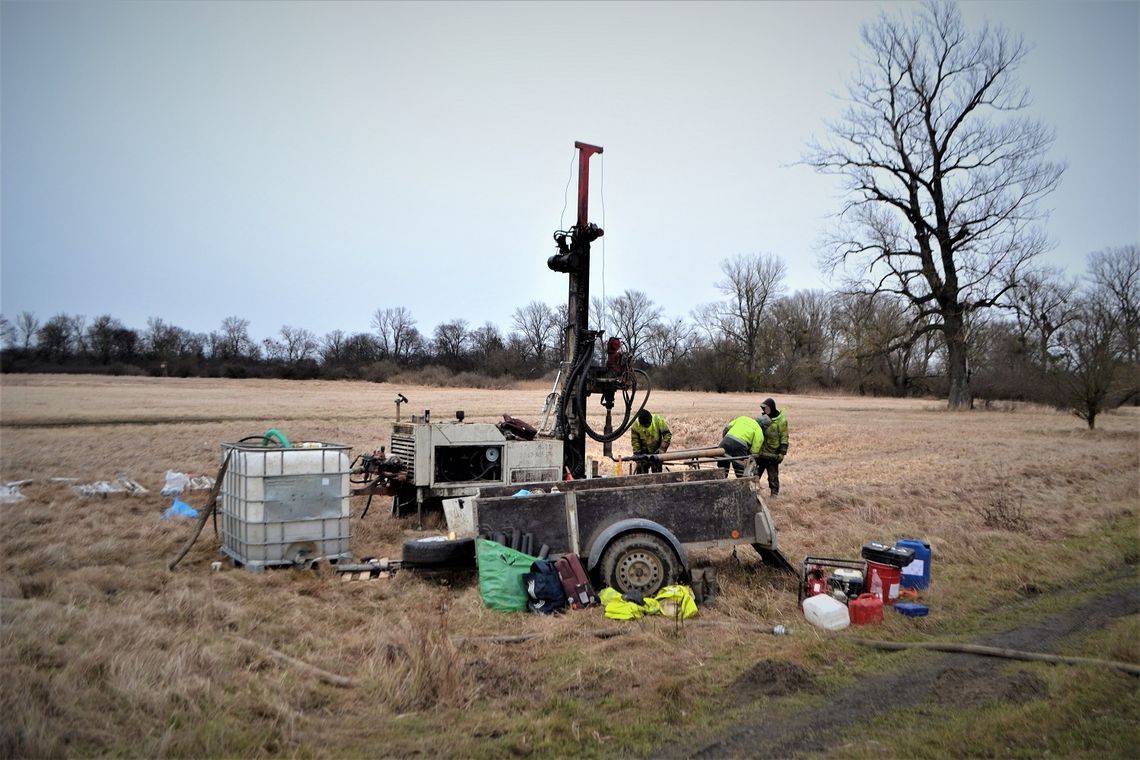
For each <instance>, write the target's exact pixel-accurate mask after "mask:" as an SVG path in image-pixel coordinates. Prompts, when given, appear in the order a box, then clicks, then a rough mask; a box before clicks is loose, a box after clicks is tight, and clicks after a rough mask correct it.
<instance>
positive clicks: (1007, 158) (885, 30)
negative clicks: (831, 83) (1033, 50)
mask: <svg viewBox="0 0 1140 760" xmlns="http://www.w3.org/2000/svg"><path fill="white" fill-rule="evenodd" d="M862 38H863V42H864V49H865V55H864V57H863V58H862V59H861V61H860V66H859V70H858V73H857V74H856V76H855V77H854V78H853V80H852V81H851V83H850V84H849V85H848V95H849V106H848V108H847V111H846V112H845V114H844V116H843V117H842V118H841V120H840V121H838V122H837V123H834V124H829V125H828V128H829V132H830V133H831V138H832V140H831V142H830V143H829V144H820V143H812V144H811V145H810V146H809V148H808V152H807V153H806V155H805V157H804V162H805V163H806V164H808V165H810V166H813V167H815V168H816V169H817V170H818V171H820V172H824V173H832V174H837V175H839V176H841V177H844V178H845V180H846V189H847V191H848V192H849V194H850V200H849V201H848V202H847V203H846V204H845V205H844V207H843V209H842V211H841V213H840V225H841V226H840V228H839V229H838V230H837V231H836V234H835V236H834V237H833V238H832V240H830V241H829V245H828V253H827V254H825V257H824V265H825V267H827V268H828V269H830V270H831V271H835V270H836V269H837V268H840V267H845V266H846V267H851V268H853V269H854V271H855V272H857V273H858V275H857V276H858V277H859V278H862V279H864V281H865V282H866V283H867V285H868V286H869V287H870V288H871V289H873V290H876V291H880V292H890V293H897V294H900V295H902V296H904V297H905V298H907V299H908V300H910V301H911V302H912V303H914V304H915V305H916V306H918V307H919V311H918V313H917V321H916V323H915V332H921V331H925V330H938V331H941V332H942V333H943V335H944V338H945V344H946V346H947V362H946V372H947V378H948V381H949V390H948V404H949V407H950V408H951V409H963V408H967V407H969V406H970V405H971V402H972V394H971V391H970V384H969V375H968V366H967V345H966V343H967V330H966V318H967V316H968V315H969V314H970V312H973V311H976V310H980V309H986V308H989V307H991V306H993V305H994V304H996V303H997V301H998V299H999V298H1000V297H1001V296H1002V294H1003V293H1004V292H1005V291H1006V290H1007V289H1008V288H1009V287H1010V283H1011V282H1016V278H1017V273H1018V272H1019V270H1020V269H1021V267H1022V266H1023V265H1024V264H1025V263H1026V262H1027V261H1028V260H1029V259H1031V258H1032V257H1033V256H1035V255H1037V254H1038V253H1040V252H1041V251H1042V250H1044V248H1045V245H1046V242H1045V239H1044V237H1043V235H1042V234H1041V233H1040V231H1039V228H1038V226H1037V224H1036V223H1037V222H1038V221H1039V220H1040V219H1041V217H1042V213H1041V212H1040V211H1039V210H1038V205H1037V204H1038V201H1039V200H1040V199H1041V198H1042V197H1044V196H1045V195H1047V194H1048V193H1050V192H1051V191H1052V190H1053V189H1055V188H1056V186H1057V183H1058V182H1059V181H1060V177H1061V174H1062V172H1063V167H1062V166H1060V165H1058V164H1054V163H1050V162H1048V161H1046V159H1045V155H1046V152H1047V151H1048V149H1049V148H1050V146H1051V145H1052V143H1053V133H1052V131H1051V130H1049V129H1046V128H1045V127H1044V126H1042V125H1041V124H1040V123H1039V122H1036V121H1033V120H1031V119H1029V118H1026V117H1024V116H1021V115H1020V114H1019V112H1021V111H1024V110H1025V109H1026V108H1027V107H1028V106H1029V95H1028V92H1027V90H1026V89H1025V88H1024V87H1022V86H1021V85H1019V84H1018V83H1017V81H1016V79H1015V76H1014V75H1015V73H1016V71H1017V68H1018V66H1019V65H1020V64H1021V63H1022V61H1023V59H1024V57H1025V55H1026V52H1027V51H1026V48H1025V46H1024V44H1023V43H1022V41H1021V40H1020V38H1017V37H1014V36H1013V35H1011V34H1010V33H1009V32H1007V31H1006V30H1004V29H1002V28H1000V27H990V26H986V27H984V28H983V29H982V30H981V31H980V32H978V33H977V34H970V33H968V32H967V31H966V29H964V27H963V24H962V19H961V15H960V12H959V10H958V7H957V5H956V4H954V3H952V2H949V1H948V0H928V2H926V3H924V5H923V8H922V10H921V11H920V12H919V13H918V14H917V15H916V16H915V18H914V19H913V20H912V22H911V23H909V24H908V23H906V22H905V21H904V20H902V19H901V18H898V17H895V18H892V17H889V16H887V15H886V14H883V15H881V16H880V17H879V19H878V21H876V22H875V23H874V24H870V25H867V26H865V27H864V28H863V31H862Z"/></svg>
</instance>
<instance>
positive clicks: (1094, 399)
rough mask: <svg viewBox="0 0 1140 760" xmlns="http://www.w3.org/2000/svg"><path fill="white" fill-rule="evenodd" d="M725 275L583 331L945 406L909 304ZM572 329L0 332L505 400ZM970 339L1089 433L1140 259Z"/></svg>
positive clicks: (743, 378) (103, 363)
mask: <svg viewBox="0 0 1140 760" xmlns="http://www.w3.org/2000/svg"><path fill="white" fill-rule="evenodd" d="M719 271H720V274H721V278H720V279H719V280H718V282H717V283H716V286H717V289H718V290H719V292H720V293H721V295H722V296H723V298H722V299H720V300H718V301H716V302H713V303H710V304H705V305H703V306H700V307H698V308H696V309H694V310H693V311H692V312H691V313H690V314H689V315H688V316H687V318H682V317H670V316H667V315H666V313H665V311H664V309H663V307H662V306H660V305H659V304H657V303H655V302H654V301H653V299H652V298H650V297H649V296H648V295H647V294H645V293H643V292H641V291H638V290H626V291H625V292H623V293H622V294H621V295H618V296H613V297H610V298H607V299H605V300H604V301H602V300H601V299H594V301H593V303H592V307H591V323H592V325H594V326H596V327H598V328H600V329H603V330H604V332H605V333H606V335H615V336H617V337H619V338H621V340H622V343H623V345H624V348H625V351H626V352H627V354H628V355H629V356H630V357H631V358H632V359H633V361H634V362H635V364H636V366H638V367H641V368H644V369H646V370H647V371H649V372H650V374H651V376H652V378H653V385H654V387H656V388H663V389H675V390H697V391H712V392H726V391H765V392H773V393H775V392H782V393H787V392H796V393H804V392H811V391H821V390H822V391H835V392H845V393H855V394H872V395H893V396H910V395H932V396H942V397H945V396H946V395H947V393H948V389H949V382H950V381H949V378H948V364H949V361H950V358H949V353H950V352H949V350H948V347H947V342H946V340H945V339H944V338H943V337H942V333H940V332H938V331H924V330H922V329H921V327H922V326H923V325H924V320H930V319H932V317H931V316H930V315H928V314H924V313H923V311H922V309H921V307H920V306H918V305H915V304H914V303H912V302H911V301H910V300H908V299H907V298H906V297H905V296H903V295H900V294H890V293H883V292H875V291H873V290H837V291H830V292H825V291H820V290H799V291H795V292H793V293H788V292H787V290H786V283H785V278H786V268H785V265H784V263H783V261H782V260H781V259H780V258H779V257H776V256H773V255H770V254H753V255H748V256H743V255H742V256H737V257H734V258H730V259H725V260H723V261H722V262H721V263H720V270H719ZM565 312H566V309H565V306H563V305H558V306H553V305H550V304H547V303H543V302H541V301H531V302H529V303H527V304H525V305H523V306H520V307H518V308H517V309H515V310H514V312H513V314H512V317H511V325H510V328H509V329H508V330H506V331H504V330H502V329H501V328H500V327H499V326H497V325H495V324H493V323H492V322H489V321H488V322H484V323H483V324H482V325H479V326H473V325H471V324H470V323H469V322H468V321H467V320H465V319H462V318H457V319H452V320H449V321H446V322H442V323H440V324H438V325H436V326H435V327H434V328H433V329H432V330H431V331H430V332H422V331H421V330H420V328H419V325H418V323H417V320H416V319H415V317H414V315H413V314H412V312H411V311H410V310H409V309H408V308H406V307H403V306H393V307H383V308H378V309H376V311H375V312H374V313H373V314H372V319H371V328H372V329H371V330H370V331H368V332H355V333H348V332H345V331H343V330H333V331H331V332H329V333H327V334H325V335H324V336H317V335H316V334H315V333H313V332H312V331H310V330H308V329H305V328H303V327H296V326H291V325H284V326H282V327H281V329H280V330H279V331H278V333H277V334H276V335H275V336H273V337H270V338H266V339H265V340H262V341H256V340H254V339H253V338H251V337H250V334H249V321H248V320H247V319H244V318H242V317H239V316H230V317H226V318H225V319H223V320H222V322H221V324H220V326H219V328H218V329H217V330H214V331H211V332H208V333H196V332H193V331H190V330H186V329H184V328H182V327H179V326H177V325H173V324H170V323H168V322H166V321H164V320H163V319H162V318H160V317H152V318H150V319H148V320H147V324H146V327H145V328H143V329H135V328H133V327H129V326H126V325H124V324H123V323H122V322H121V321H120V320H119V319H117V318H115V317H114V316H112V315H110V314H104V315H100V316H97V317H95V318H94V319H92V320H90V321H88V320H87V319H86V318H84V317H83V316H80V315H73V314H66V313H61V314H56V315H54V316H52V317H50V318H48V319H46V320H45V321H43V322H41V321H40V320H39V319H38V318H37V317H36V315H35V314H34V313H32V312H27V311H25V312H21V313H19V314H17V315H16V316H15V318H14V319H8V318H7V317H6V316H0V334H2V340H3V352H2V368H3V371H5V372H58V371H63V372H99V373H109V374H136V375H156V376H158V375H170V376H178V377H191V376H206V377H231V378H244V377H280V378H296V379H311V378H325V379H364V380H371V381H377V382H384V381H390V380H399V379H400V378H401V377H402V378H403V380H404V381H407V382H412V383H418V382H425V383H431V384H451V385H482V386H494V385H507V384H509V383H511V382H513V381H515V380H520V379H535V378H544V377H550V376H551V375H552V373H554V372H555V371H556V370H557V369H558V368H559V364H560V362H561V361H562V360H563V358H564V357H563V346H562V341H563V339H564V337H563V336H564V327H565ZM916 327H917V328H919V329H916ZM966 332H967V335H968V338H967V340H966V353H967V366H968V380H969V383H970V387H971V389H972V391H971V393H972V394H973V395H974V396H976V397H978V398H980V399H983V400H994V399H1009V400H1026V401H1038V402H1044V403H1050V404H1055V405H1058V406H1063V407H1067V408H1071V409H1073V410H1074V411H1077V412H1078V413H1079V414H1080V416H1082V418H1083V419H1086V420H1087V421H1089V422H1090V424H1092V423H1093V421H1094V420H1095V415H1096V414H1097V413H1098V412H1099V411H1100V410H1102V409H1104V408H1106V407H1111V406H1115V405H1118V404H1121V403H1125V402H1128V401H1135V400H1136V396H1137V387H1138V385H1140V382H1138V377H1140V247H1138V246H1137V245H1129V246H1124V247H1120V248H1114V249H1108V250H1104V251H1099V252H1096V253H1093V254H1091V255H1090V256H1089V257H1088V269H1087V272H1086V273H1084V274H1083V275H1082V276H1080V277H1067V276H1066V275H1064V274H1063V273H1062V272H1061V271H1059V270H1056V269H1048V268H1043V269H1038V270H1032V271H1028V272H1026V273H1025V275H1024V276H1023V277H1021V278H1020V280H1019V281H1017V282H1015V283H1011V284H1010V286H1009V287H1008V288H1007V289H1005V290H1004V292H1003V294H1002V296H1001V297H1000V298H999V299H997V301H996V302H995V304H994V305H993V307H992V308H989V309H985V310H982V309H977V310H974V311H972V312H971V313H970V315H969V317H968V319H967V324H966ZM598 353H599V357H598V358H599V361H600V360H601V356H600V354H601V351H600V349H599V351H598Z"/></svg>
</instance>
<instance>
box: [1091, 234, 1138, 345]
mask: <svg viewBox="0 0 1140 760" xmlns="http://www.w3.org/2000/svg"><path fill="white" fill-rule="evenodd" d="M1089 274H1090V276H1091V278H1092V281H1093V285H1094V286H1095V287H1096V288H1097V289H1098V290H1101V291H1103V292H1104V293H1105V295H1106V296H1107V299H1108V300H1107V304H1108V305H1109V306H1110V307H1111V308H1112V309H1113V310H1114V311H1115V312H1116V315H1117V322H1118V325H1119V334H1120V341H1121V343H1122V348H1123V355H1124V359H1125V360H1126V361H1128V362H1129V363H1131V364H1134V365H1140V246H1138V245H1137V244H1135V243H1133V244H1132V245H1126V246H1122V247H1120V248H1109V249H1107V250H1104V251H1097V252H1096V253H1092V254H1089Z"/></svg>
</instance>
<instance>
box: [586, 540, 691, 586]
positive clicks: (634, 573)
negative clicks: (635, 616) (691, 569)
mask: <svg viewBox="0 0 1140 760" xmlns="http://www.w3.org/2000/svg"><path fill="white" fill-rule="evenodd" d="M599 565H600V567H601V575H602V581H603V582H604V583H606V584H607V585H609V586H611V587H613V588H614V589H616V590H618V591H620V592H621V593H623V594H625V593H627V592H629V591H636V592H638V593H639V594H642V595H644V596H652V595H653V594H656V593H657V592H658V591H660V590H661V589H662V588H664V587H665V586H667V585H669V584H670V583H672V582H673V581H674V580H676V579H677V576H678V574H679V568H680V566H681V562H680V560H679V559H678V558H677V555H676V553H675V552H674V551H673V547H671V546H670V545H669V543H668V542H667V541H665V539H663V538H661V537H660V536H657V535H654V534H652V533H644V532H638V533H627V534H625V535H624V536H620V537H618V538H616V539H614V540H613V541H612V542H611V543H610V544H609V546H607V547H606V548H605V550H604V551H603V552H602V559H601V562H600V563H599Z"/></svg>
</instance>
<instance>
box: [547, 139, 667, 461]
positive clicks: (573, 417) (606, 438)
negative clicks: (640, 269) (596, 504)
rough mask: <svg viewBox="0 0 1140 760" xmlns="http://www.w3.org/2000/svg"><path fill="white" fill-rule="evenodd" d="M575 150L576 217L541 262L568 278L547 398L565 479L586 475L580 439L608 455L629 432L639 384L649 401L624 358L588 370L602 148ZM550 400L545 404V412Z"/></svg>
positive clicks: (638, 374) (595, 337) (641, 378)
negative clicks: (593, 412)
mask: <svg viewBox="0 0 1140 760" xmlns="http://www.w3.org/2000/svg"><path fill="white" fill-rule="evenodd" d="M574 147H575V148H577V149H578V218H577V223H576V224H575V225H574V226H573V227H571V228H570V229H569V230H558V231H557V232H555V233H554V242H555V244H556V245H557V246H558V253H556V254H554V255H553V256H551V257H550V258H549V259H547V262H546V264H547V266H548V267H550V269H552V270H554V271H555V272H562V273H565V274H567V275H568V279H569V282H568V288H567V290H568V297H567V302H566V316H567V318H566V326H565V346H566V349H565V351H566V353H565V356H564V360H563V366H562V370H561V371H560V372H559V375H558V377H559V381H560V385H559V386H558V387H557V388H556V390H555V391H554V392H553V393H552V394H551V401H552V402H553V404H554V410H555V423H554V427H553V430H552V431H551V432H550V435H552V436H553V437H555V438H558V437H561V438H562V441H563V444H562V459H563V469H564V472H565V474H566V475H568V476H570V477H572V478H575V479H580V478H583V477H585V475H586V437H587V436H589V437H591V438H593V439H594V440H597V441H600V442H602V443H603V445H604V447H605V453H606V454H607V455H609V454H610V444H611V443H612V442H613V441H615V440H617V439H618V438H619V437H621V436H622V435H623V434H624V433H625V431H626V430H628V429H629V426H630V424H632V422H633V420H634V418H635V417H636V412H633V411H632V410H633V405H634V401H635V398H636V396H637V392H638V385H639V382H640V384H642V387H643V390H644V395H643V396H642V400H641V406H640V408H639V409H638V411H640V409H641V408H644V407H645V403H646V402H647V401H648V400H649V377H648V376H647V375H646V374H645V373H644V372H642V371H640V370H635V369H633V368H632V366H631V364H630V361H629V357H623V356H622V355H621V354H620V353H618V350H617V348H616V347H613V348H611V349H610V350H609V351H608V353H609V357H608V361H607V363H606V364H605V365H603V366H596V365H594V363H593V361H592V359H593V356H594V345H595V343H596V342H597V341H599V340H600V339H601V337H602V335H603V334H602V332H600V331H598V330H591V329H589V327H588V319H589V308H590V244H591V243H592V242H594V241H595V240H597V239H598V238H600V237H602V235H604V234H605V231H604V230H603V229H602V228H601V227H599V226H598V225H596V224H594V223H592V222H590V220H589V204H590V158H591V157H592V156H593V155H594V154H601V153H602V150H603V149H602V147H601V146H598V145H590V144H589V143H584V142H577V141H576V142H575V143H574ZM618 391H621V393H622V398H623V401H624V410H623V419H622V422H621V424H619V425H618V428H617V429H616V430H615V429H614V428H613V417H612V411H613V407H614V397H615V395H616V393H617V392H618ZM593 393H600V394H601V396H602V406H604V407H605V409H606V422H605V427H604V428H603V431H602V432H601V433H597V432H596V431H594V430H592V429H591V428H590V426H589V424H588V423H587V422H586V406H585V401H586V399H587V398H588V397H589V396H590V395H591V394H593ZM549 406H550V401H548V409H549Z"/></svg>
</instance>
